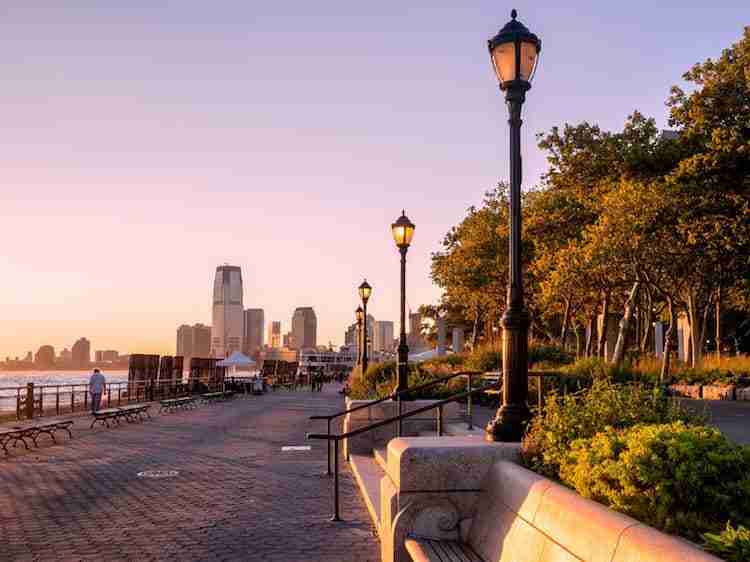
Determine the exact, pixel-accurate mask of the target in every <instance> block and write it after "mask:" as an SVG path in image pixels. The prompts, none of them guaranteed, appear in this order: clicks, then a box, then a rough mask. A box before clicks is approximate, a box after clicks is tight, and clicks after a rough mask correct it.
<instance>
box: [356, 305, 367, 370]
mask: <svg viewBox="0 0 750 562" xmlns="http://www.w3.org/2000/svg"><path fill="white" fill-rule="evenodd" d="M364 313H365V311H364V310H362V307H361V306H358V307H357V310H355V311H354V316H355V318H356V319H357V365H358V366H359V367H361V366H362V318H363V317H364ZM362 374H364V373H362Z"/></svg>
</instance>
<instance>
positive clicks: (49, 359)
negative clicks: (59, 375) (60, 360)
mask: <svg viewBox="0 0 750 562" xmlns="http://www.w3.org/2000/svg"><path fill="white" fill-rule="evenodd" d="M34 364H35V365H36V366H37V367H52V366H53V365H54V364H55V348H54V347H52V346H51V345H43V346H41V347H40V348H39V350H37V352H36V355H35V356H34Z"/></svg>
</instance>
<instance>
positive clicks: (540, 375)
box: [307, 371, 560, 521]
mask: <svg viewBox="0 0 750 562" xmlns="http://www.w3.org/2000/svg"><path fill="white" fill-rule="evenodd" d="M476 375H479V376H480V378H481V379H482V380H495V381H496V382H494V383H493V384H490V385H483V386H480V387H479V388H472V387H471V380H472V377H474V376H476ZM559 375H560V373H557V372H553V371H530V372H529V376H530V377H533V378H537V379H538V405H539V406H540V407H541V405H542V404H543V398H544V394H543V382H544V378H545V377H550V378H557V377H559ZM458 376H467V377H468V379H469V382H468V388H467V390H466V391H464V392H459V393H456V394H454V395H453V396H450V397H448V398H445V399H443V400H438V401H436V402H433V403H432V404H428V405H426V406H423V407H421V408H416V409H414V410H410V411H409V412H407V413H403V412H402V411H401V396H400V395H405V394H408V393H410V392H415V391H417V390H422V389H424V388H427V387H430V386H434V385H436V384H440V383H443V382H446V381H448V380H450V379H452V378H455V377H458ZM501 379H502V376H501V375H497V376H494V375H489V376H487V375H484V374H483V373H477V372H461V373H455V374H453V375H449V376H447V377H442V378H440V379H435V380H433V381H430V382H428V383H425V384H421V385H418V386H415V387H413V388H408V389H406V390H402V391H401V392H397V393H394V394H392V395H390V396H387V397H385V398H380V399H379V400H374V401H372V402H368V403H367V404H361V405H359V406H355V407H354V408H350V409H348V410H344V411H342V412H337V413H336V414H332V415H329V416H311V417H310V419H311V420H316V419H325V420H327V421H328V432H327V433H308V434H307V439H320V440H325V441H326V444H327V449H328V475H330V474H331V441H333V465H334V468H333V516H332V517H331V521H341V518H340V514H339V442H340V441H342V440H344V439H349V438H351V437H355V436H357V435H361V434H362V433H366V432H368V431H372V430H373V429H377V428H379V427H383V426H385V425H389V424H392V423H394V422H397V423H398V436H399V437H400V436H401V434H402V423H403V420H404V419H406V418H410V417H413V416H416V415H418V414H422V413H424V412H428V411H430V410H434V409H437V411H438V413H437V419H436V431H437V434H438V437H442V435H443V406H445V405H446V404H450V403H451V402H456V401H458V400H463V399H464V398H466V399H467V419H468V429H472V428H473V423H472V419H471V403H472V397H473V395H474V394H480V393H482V392H486V391H488V390H500V389H501V385H502V380H501ZM394 398H396V399H397V400H398V403H399V410H398V415H396V416H393V417H390V418H387V419H384V420H380V421H378V422H374V423H371V424H370V425H367V426H365V427H360V428H357V429H353V430H351V431H348V432H346V433H340V434H337V435H332V434H331V420H332V419H334V418H337V417H339V416H343V415H345V414H348V413H351V412H355V411H357V410H362V409H364V408H369V407H371V406H373V405H375V404H379V403H381V402H385V401H386V400H393V399H394ZM347 452H348V451H347ZM347 460H349V459H348V457H347Z"/></svg>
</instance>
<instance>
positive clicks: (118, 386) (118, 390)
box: [117, 384, 122, 406]
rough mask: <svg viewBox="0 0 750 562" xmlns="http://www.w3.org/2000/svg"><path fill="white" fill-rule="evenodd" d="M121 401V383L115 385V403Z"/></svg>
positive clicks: (118, 403)
mask: <svg viewBox="0 0 750 562" xmlns="http://www.w3.org/2000/svg"><path fill="white" fill-rule="evenodd" d="M121 401H122V385H121V384H118V385H117V405H118V406H119V405H120V403H121Z"/></svg>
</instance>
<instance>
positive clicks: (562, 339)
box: [560, 298, 570, 349]
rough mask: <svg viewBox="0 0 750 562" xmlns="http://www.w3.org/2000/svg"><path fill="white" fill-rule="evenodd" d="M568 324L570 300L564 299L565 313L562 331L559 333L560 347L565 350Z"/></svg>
mask: <svg viewBox="0 0 750 562" xmlns="http://www.w3.org/2000/svg"><path fill="white" fill-rule="evenodd" d="M568 324H570V299H569V298H566V299H565V312H564V313H563V323H562V330H561V331H560V346H561V347H562V348H563V349H567V348H568V346H567V343H568V341H567V340H568Z"/></svg>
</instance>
